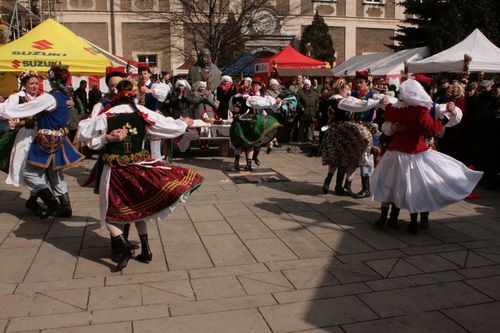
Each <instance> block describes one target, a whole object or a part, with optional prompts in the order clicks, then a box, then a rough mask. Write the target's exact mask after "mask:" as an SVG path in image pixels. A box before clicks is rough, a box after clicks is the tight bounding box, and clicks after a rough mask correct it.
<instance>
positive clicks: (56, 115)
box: [0, 64, 84, 218]
mask: <svg viewBox="0 0 500 333" xmlns="http://www.w3.org/2000/svg"><path fill="white" fill-rule="evenodd" d="M69 75H70V74H69V71H68V68H67V67H66V66H62V65H56V64H54V65H52V67H51V68H50V69H49V71H48V74H47V79H48V81H49V83H50V85H51V87H52V89H53V90H52V91H51V92H50V93H48V94H43V95H41V96H40V97H38V98H36V99H34V100H32V101H29V102H27V103H23V104H18V105H8V104H5V103H4V104H2V105H1V107H0V116H4V117H6V118H27V117H30V116H34V115H36V121H37V124H38V130H37V131H36V134H35V136H34V140H33V142H32V144H31V146H30V148H29V151H28V157H27V160H26V167H25V168H24V169H23V170H22V177H23V179H24V182H25V183H26V185H28V186H29V187H30V188H32V189H33V192H35V193H38V196H39V197H40V198H41V199H42V201H43V202H44V203H45V205H46V206H47V210H46V212H45V213H44V214H43V215H42V216H41V218H46V217H49V216H58V217H71V216H72V209H71V204H70V201H69V195H68V185H67V184H66V182H65V181H64V175H63V173H62V171H63V170H65V169H67V168H70V167H72V166H74V165H75V164H77V163H78V162H80V161H82V160H83V159H84V156H83V155H82V154H80V153H79V152H78V151H77V149H76V148H75V147H74V146H73V144H72V143H71V142H70V141H69V140H68V139H66V135H67V133H68V130H67V129H66V124H67V123H68V118H69V115H70V112H71V107H72V106H73V101H72V97H71V94H72V89H71V88H69V87H67V86H66V82H67V80H68V78H69ZM49 183H50V186H51V187H52V190H53V192H54V193H52V191H51V190H50V189H49ZM54 194H55V196H54ZM56 197H57V199H59V201H58V200H57V199H56Z"/></svg>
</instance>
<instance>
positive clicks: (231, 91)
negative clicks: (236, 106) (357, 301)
mask: <svg viewBox="0 0 500 333" xmlns="http://www.w3.org/2000/svg"><path fill="white" fill-rule="evenodd" d="M235 94H236V88H235V86H234V84H233V79H232V78H231V77H230V76H229V75H224V76H222V77H221V80H220V84H219V86H218V87H217V91H216V99H217V101H218V102H219V106H218V108H217V114H218V116H219V118H220V119H228V118H229V101H230V100H231V97H233V96H234V95H235Z"/></svg>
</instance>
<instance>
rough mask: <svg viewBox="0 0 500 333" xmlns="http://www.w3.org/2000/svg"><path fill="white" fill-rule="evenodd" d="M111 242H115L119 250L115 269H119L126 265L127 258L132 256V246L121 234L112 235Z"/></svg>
mask: <svg viewBox="0 0 500 333" xmlns="http://www.w3.org/2000/svg"><path fill="white" fill-rule="evenodd" d="M113 242H114V243H115V244H116V246H117V247H118V249H119V250H120V252H119V253H118V256H119V257H118V258H117V263H118V264H117V265H116V270H117V271H121V270H122V269H124V268H125V267H127V265H128V260H129V259H130V258H131V257H132V256H133V251H132V246H131V245H130V243H129V242H128V241H127V240H126V239H125V237H124V236H123V234H121V235H119V236H116V237H113Z"/></svg>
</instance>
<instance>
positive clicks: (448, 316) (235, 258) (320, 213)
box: [0, 151, 500, 333]
mask: <svg viewBox="0 0 500 333" xmlns="http://www.w3.org/2000/svg"><path fill="white" fill-rule="evenodd" d="M178 161H180V162H182V163H183V164H184V165H185V166H186V167H188V168H189V167H192V168H193V169H196V170H199V171H200V172H201V173H202V174H203V175H204V176H205V177H206V181H205V183H204V184H203V186H202V187H201V188H200V191H197V192H195V193H193V195H192V196H191V198H190V200H189V201H188V203H187V204H185V205H181V206H179V207H178V208H177V209H176V210H175V211H174V213H173V214H172V215H171V216H170V218H169V219H168V220H167V221H165V222H159V223H151V224H149V226H148V229H149V231H148V234H149V239H150V245H151V248H152V251H153V261H152V262H150V263H149V264H144V263H141V262H138V261H136V260H134V259H131V260H130V262H129V266H128V267H127V268H126V269H125V270H124V271H123V272H116V271H115V270H114V266H115V263H114V262H113V261H112V260H111V259H110V242H109V234H108V232H107V230H105V229H101V228H100V225H99V221H98V218H99V213H98V208H97V207H98V197H97V196H95V195H94V194H93V193H92V189H89V188H81V187H79V186H78V184H77V182H76V178H75V176H77V177H79V178H82V179H83V178H84V177H82V175H85V174H88V171H89V170H90V168H91V167H92V166H93V161H84V162H83V163H82V164H81V167H80V166H79V167H78V168H80V169H79V170H78V172H75V170H76V169H75V170H69V171H68V172H67V175H66V179H67V180H68V183H69V186H70V192H71V194H70V197H71V200H72V203H73V209H74V216H73V217H72V218H70V219H59V218H53V219H47V220H43V221H41V220H40V219H39V218H37V217H34V216H31V215H30V213H29V212H27V211H26V209H25V208H24V203H25V200H26V199H27V198H28V196H29V193H28V191H27V190H26V189H25V188H15V189H14V188H10V187H9V186H7V185H5V184H3V178H2V177H4V176H0V198H1V199H2V200H0V267H1V268H2V269H1V270H0V332H3V333H8V332H38V333H42V332H54V333H65V332H68V333H76V332H85V333H87V332H115V331H116V332H134V333H137V332H158V331H166V332H217V333H219V332H231V333H233V332H256V333H261V332H262V333H265V332H302V333H304V332H308V333H321V332H369V333H372V332H379V331H380V332H381V331H384V332H385V331H390V332H465V331H471V332H476V331H477V332H496V331H500V323H499V322H498V319H497V317H498V313H499V311H500V306H499V304H498V301H499V300H500V291H499V289H498V286H499V285H500V280H499V278H500V210H499V208H497V206H498V202H500V193H499V192H498V191H497V192H486V191H483V190H482V189H481V188H479V189H478V192H479V193H480V194H481V195H482V196H483V197H482V198H480V199H475V200H468V201H462V202H459V203H456V204H454V205H451V206H449V207H446V208H445V209H443V210H441V211H439V212H435V213H431V229H429V230H427V231H421V232H420V233H419V234H418V235H417V236H413V235H410V234H408V233H407V232H406V230H405V228H404V225H405V224H407V223H408V222H409V213H408V212H406V211H402V212H401V215H400V220H401V225H402V226H403V228H401V229H400V230H391V229H389V228H388V230H384V231H380V230H376V229H375V228H373V225H372V223H373V221H374V220H375V219H376V218H377V217H378V207H379V204H378V203H376V202H372V201H370V200H369V199H362V200H358V199H354V198H348V197H338V196H335V195H334V194H332V193H330V194H328V195H323V194H322V190H321V188H322V183H323V177H324V175H325V172H326V168H325V167H323V166H322V165H321V160H320V159H317V158H314V157H306V156H305V155H302V154H301V153H298V152H297V153H286V152H284V151H283V152H273V153H272V154H270V155H263V156H262V162H263V164H266V167H272V168H273V169H274V170H275V171H276V172H279V173H281V174H283V175H284V176H285V177H287V178H288V179H290V181H287V182H280V183H265V182H263V183H259V184H233V183H232V182H231V180H230V179H229V178H228V177H227V176H226V175H225V174H224V173H223V171H222V170H221V166H222V165H226V164H227V165H229V164H231V158H226V159H223V158H213V157H199V156H197V155H196V152H195V153H194V156H191V157H189V158H179V159H178ZM79 180H80V181H81V179H79ZM359 181H360V180H359V176H355V179H354V183H353V188H354V189H355V190H357V189H358V188H360V183H359ZM130 240H131V242H133V243H136V244H139V239H138V235H137V232H136V231H135V228H132V230H131V234H130ZM431 323H432V325H431Z"/></svg>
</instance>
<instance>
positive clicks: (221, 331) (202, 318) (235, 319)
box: [134, 309, 271, 333]
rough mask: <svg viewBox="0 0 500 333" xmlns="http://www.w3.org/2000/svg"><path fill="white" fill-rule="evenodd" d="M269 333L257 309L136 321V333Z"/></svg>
mask: <svg viewBox="0 0 500 333" xmlns="http://www.w3.org/2000/svg"><path fill="white" fill-rule="evenodd" d="M160 327H161V330H162V331H164V332H178V333H188V332H189V333H190V332H193V333H194V332H205V333H233V332H241V333H267V332H271V331H270V330H269V328H268V326H267V325H266V322H265V321H264V319H263V318H262V317H261V315H260V314H259V313H258V312H257V310H255V309H249V310H237V311H228V312H217V313H209V314H197V315H188V316H179V317H174V318H168V319H167V318H166V319H152V320H139V321H134V333H146V332H157V331H158V328H160Z"/></svg>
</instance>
